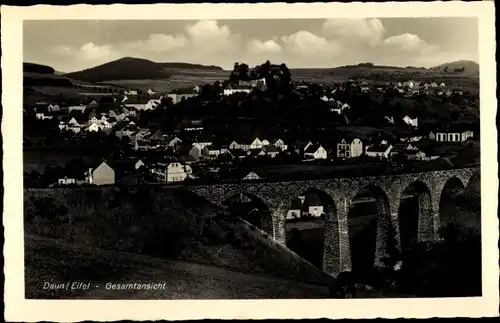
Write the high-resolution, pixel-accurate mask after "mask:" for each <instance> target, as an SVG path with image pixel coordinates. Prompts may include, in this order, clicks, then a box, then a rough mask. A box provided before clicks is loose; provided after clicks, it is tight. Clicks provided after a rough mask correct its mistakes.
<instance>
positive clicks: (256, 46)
mask: <svg viewBox="0 0 500 323" xmlns="http://www.w3.org/2000/svg"><path fill="white" fill-rule="evenodd" d="M247 49H248V51H250V52H251V53H253V54H276V53H280V52H282V51H283V48H282V47H281V45H280V44H278V43H277V42H276V41H275V40H267V41H261V40H257V39H254V40H251V41H249V42H248V44H247Z"/></svg>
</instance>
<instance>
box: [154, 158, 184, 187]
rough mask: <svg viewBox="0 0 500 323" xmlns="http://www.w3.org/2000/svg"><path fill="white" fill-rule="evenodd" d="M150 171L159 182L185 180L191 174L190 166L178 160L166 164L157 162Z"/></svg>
mask: <svg viewBox="0 0 500 323" xmlns="http://www.w3.org/2000/svg"><path fill="white" fill-rule="evenodd" d="M151 173H153V175H154V176H155V177H156V179H157V180H158V182H161V183H175V182H182V181H185V180H186V178H189V177H190V175H191V174H192V169H191V166H189V165H183V164H181V163H179V162H171V163H168V164H165V163H158V165H157V166H156V167H153V168H152V169H151Z"/></svg>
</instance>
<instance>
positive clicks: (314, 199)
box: [302, 194, 324, 218]
mask: <svg viewBox="0 0 500 323" xmlns="http://www.w3.org/2000/svg"><path fill="white" fill-rule="evenodd" d="M302 210H303V212H304V213H308V214H309V215H312V216H314V217H317V218H319V217H320V216H321V215H322V214H323V212H324V210H323V205H322V203H321V201H320V199H319V198H318V196H316V195H315V194H309V195H307V196H305V198H304V202H303V204H302Z"/></svg>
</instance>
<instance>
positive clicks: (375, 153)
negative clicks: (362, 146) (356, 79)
mask: <svg viewBox="0 0 500 323" xmlns="http://www.w3.org/2000/svg"><path fill="white" fill-rule="evenodd" d="M391 150H392V145H390V144H381V145H376V146H375V145H372V146H368V147H366V151H365V154H366V155H367V156H369V157H379V158H388V157H389V154H390V153H391Z"/></svg>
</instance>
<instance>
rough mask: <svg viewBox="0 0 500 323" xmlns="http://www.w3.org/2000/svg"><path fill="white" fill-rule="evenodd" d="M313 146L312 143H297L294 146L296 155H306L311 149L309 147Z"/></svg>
mask: <svg viewBox="0 0 500 323" xmlns="http://www.w3.org/2000/svg"><path fill="white" fill-rule="evenodd" d="M311 145H312V142H311V141H299V142H297V143H296V144H295V145H294V146H295V147H294V148H295V153H297V154H304V152H305V151H306V150H307V148H309V146H311Z"/></svg>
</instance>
